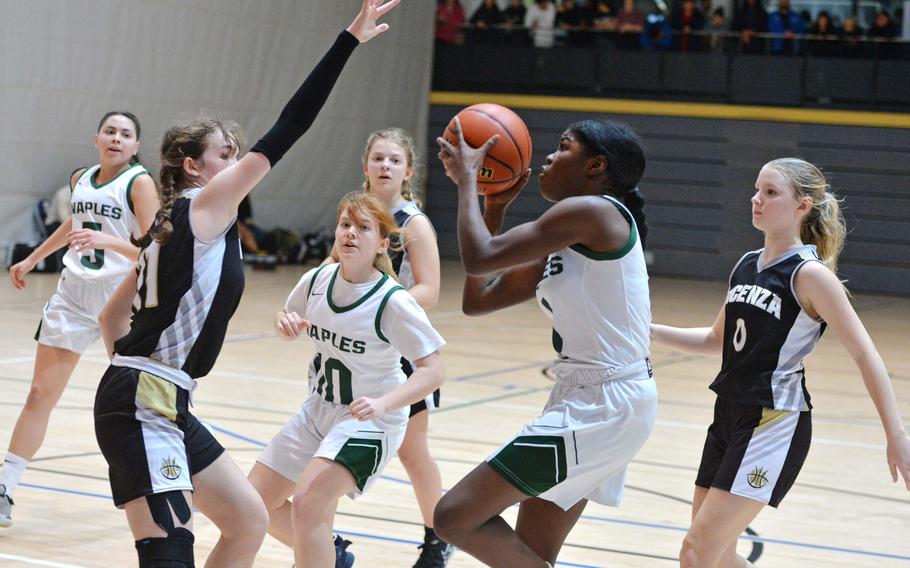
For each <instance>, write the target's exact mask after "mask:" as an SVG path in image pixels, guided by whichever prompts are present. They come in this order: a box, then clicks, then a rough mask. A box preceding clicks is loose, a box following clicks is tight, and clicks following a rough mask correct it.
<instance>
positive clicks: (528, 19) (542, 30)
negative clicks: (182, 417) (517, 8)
mask: <svg viewBox="0 0 910 568" xmlns="http://www.w3.org/2000/svg"><path fill="white" fill-rule="evenodd" d="M525 27H526V28H528V29H529V30H530V31H531V38H532V39H533V40H534V47H553V29H554V28H555V27H556V5H555V4H554V3H553V2H551V1H550V0H537V1H536V2H535V3H534V4H532V5H531V7H530V8H528V13H527V14H525Z"/></svg>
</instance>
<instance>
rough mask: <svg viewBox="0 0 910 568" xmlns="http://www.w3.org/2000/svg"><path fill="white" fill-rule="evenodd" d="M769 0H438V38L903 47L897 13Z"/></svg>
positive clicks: (813, 49) (653, 46) (712, 47)
mask: <svg viewBox="0 0 910 568" xmlns="http://www.w3.org/2000/svg"><path fill="white" fill-rule="evenodd" d="M766 1H769V0H735V1H734V6H736V9H735V10H734V14H733V15H732V17H729V16H728V14H727V13H726V10H725V9H724V8H723V7H717V8H714V7H713V5H712V4H713V2H712V0H671V1H670V2H669V8H668V9H667V10H666V11H661V10H658V9H656V8H655V3H654V2H653V0H640V1H639V2H636V0H482V3H481V4H480V5H479V6H477V7H476V9H474V11H473V13H472V14H470V16H469V17H468V15H466V13H465V9H464V7H463V6H462V4H461V1H460V0H438V7H437V11H436V40H437V41H438V42H440V43H443V44H460V43H463V42H486V43H497V44H513V45H522V44H530V45H534V46H535V47H541V48H549V47H552V46H554V45H570V46H581V45H590V44H595V43H596V44H601V45H603V44H608V45H609V46H610V47H615V48H618V49H646V50H674V51H713V52H734V51H735V52H742V53H770V54H774V55H802V54H810V55H813V56H840V57H869V56H873V55H875V56H879V57H888V56H894V55H898V54H900V53H901V49H902V46H901V45H899V44H894V43H893V42H889V40H895V39H900V37H899V36H900V23H899V19H900V18H901V17H902V14H901V13H900V12H899V13H898V14H897V18H894V17H892V16H891V14H890V13H889V12H888V11H886V10H884V9H882V10H880V11H879V12H878V13H877V14H876V15H875V17H874V19H873V22H872V24H871V25H870V27H869V28H868V29H867V30H864V29H862V28H861V27H860V25H859V23H858V21H857V18H856V17H854V16H847V17H844V18H843V19H842V20H841V21H837V20H836V19H835V18H834V17H832V15H831V13H829V12H828V11H825V10H822V11H819V12H818V13H817V14H815V15H814V16H813V15H812V14H811V12H809V11H808V10H801V11H798V10H797V9H796V8H795V7H793V6H791V0H770V1H771V2H773V3H774V9H773V10H770V11H769V10H768V9H767V8H766V7H765V5H764V3H765V2H766ZM797 1H798V0H797ZM614 2H615V3H614ZM643 5H647V6H649V9H648V11H647V12H646V11H644V10H642V9H641V8H642V6H643ZM659 5H665V4H664V3H663V2H661V3H659ZM903 49H906V47H903Z"/></svg>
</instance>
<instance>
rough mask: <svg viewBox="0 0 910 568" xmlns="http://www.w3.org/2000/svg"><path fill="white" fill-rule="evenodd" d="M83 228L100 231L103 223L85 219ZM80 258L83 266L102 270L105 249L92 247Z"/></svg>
mask: <svg viewBox="0 0 910 568" xmlns="http://www.w3.org/2000/svg"><path fill="white" fill-rule="evenodd" d="M82 228H83V229H90V230H92V231H100V230H101V223H91V222H89V221H83V222H82ZM79 260H80V261H81V262H82V266H84V267H86V268H90V269H92V270H101V267H102V266H104V249H92V250H90V251H88V252H87V253H86V254H84V255H82V256H80V257H79Z"/></svg>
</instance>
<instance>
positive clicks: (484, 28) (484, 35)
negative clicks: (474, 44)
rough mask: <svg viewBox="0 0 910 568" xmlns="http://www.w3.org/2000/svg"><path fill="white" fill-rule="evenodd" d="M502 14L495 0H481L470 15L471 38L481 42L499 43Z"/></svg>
mask: <svg viewBox="0 0 910 568" xmlns="http://www.w3.org/2000/svg"><path fill="white" fill-rule="evenodd" d="M502 23H503V14H502V12H501V11H500V10H499V6H497V5H496V0H483V3H482V4H481V5H480V6H478V7H477V9H476V10H475V11H474V14H473V15H472V16H471V25H472V26H473V29H472V30H471V39H472V40H476V41H479V42H483V43H499V41H500V40H501V39H502V37H501V36H502V30H500V29H499V27H500V26H501V25H502Z"/></svg>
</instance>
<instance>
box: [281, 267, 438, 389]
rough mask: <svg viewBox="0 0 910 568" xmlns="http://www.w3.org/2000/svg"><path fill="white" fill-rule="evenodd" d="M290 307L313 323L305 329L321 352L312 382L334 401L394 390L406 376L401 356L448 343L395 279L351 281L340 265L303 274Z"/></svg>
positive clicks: (412, 357) (420, 353)
mask: <svg viewBox="0 0 910 568" xmlns="http://www.w3.org/2000/svg"><path fill="white" fill-rule="evenodd" d="M286 309H288V310H289V311H295V312H297V313H298V314H299V315H300V316H301V317H302V318H304V319H306V320H308V321H309V322H310V323H311V324H312V327H311V328H310V329H308V330H306V331H305V333H306V334H307V335H309V337H310V340H311V341H312V342H313V346H314V347H315V349H316V353H317V355H316V360H315V361H314V364H313V365H311V366H310V372H311V373H314V374H313V376H311V377H310V386H311V388H313V390H314V391H315V392H316V393H317V394H319V395H320V396H322V397H323V398H324V399H326V400H327V401H329V402H333V403H336V404H350V403H351V402H352V401H353V400H355V399H357V398H358V397H361V396H368V397H371V398H375V397H379V396H382V395H384V394H386V393H388V392H391V391H392V390H394V389H395V388H397V387H398V386H399V385H400V384H402V383H404V381H405V379H406V377H405V374H404V372H403V371H402V370H401V357H402V355H403V356H404V357H406V358H407V359H408V360H411V361H415V360H417V359H422V358H423V357H426V356H427V355H430V354H431V353H433V352H434V351H436V350H438V349H439V348H440V347H442V346H443V344H444V343H445V341H444V340H443V339H442V337H441V336H440V335H439V334H438V333H437V332H436V330H435V329H433V326H432V325H431V324H430V321H429V319H427V316H426V313H425V312H424V311H423V309H422V308H421V307H420V306H419V305H418V304H417V302H416V301H415V300H414V298H413V297H412V296H411V295H410V294H408V293H407V292H406V291H405V290H404V288H402V287H401V286H400V285H399V284H398V282H396V281H395V280H394V279H393V278H390V277H389V276H387V275H383V276H382V277H381V278H378V279H377V280H375V281H373V282H370V283H367V284H351V283H349V282H346V281H344V279H343V278H342V276H341V274H340V265H339V264H330V265H326V266H323V267H320V268H319V269H317V270H315V271H311V272H310V273H307V274H306V275H304V277H303V278H302V279H301V280H300V283H299V284H298V285H297V287H296V288H295V289H294V290H293V291H292V292H291V295H290V296H289V297H288V302H287V305H286Z"/></svg>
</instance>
